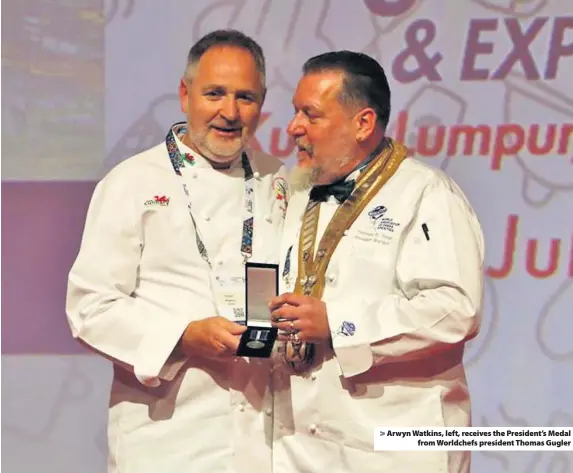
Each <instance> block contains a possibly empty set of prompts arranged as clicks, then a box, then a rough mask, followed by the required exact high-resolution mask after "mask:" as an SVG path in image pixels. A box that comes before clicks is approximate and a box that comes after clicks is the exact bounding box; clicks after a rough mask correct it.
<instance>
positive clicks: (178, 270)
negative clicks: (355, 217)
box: [67, 140, 288, 473]
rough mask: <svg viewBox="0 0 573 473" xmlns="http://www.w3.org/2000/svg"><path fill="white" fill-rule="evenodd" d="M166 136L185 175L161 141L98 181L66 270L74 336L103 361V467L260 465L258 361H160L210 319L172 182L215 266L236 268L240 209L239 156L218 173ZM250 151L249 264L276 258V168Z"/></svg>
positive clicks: (120, 470)
mask: <svg viewBox="0 0 573 473" xmlns="http://www.w3.org/2000/svg"><path fill="white" fill-rule="evenodd" d="M177 142H178V144H179V146H180V149H182V150H183V151H186V152H189V153H191V154H192V155H193V156H194V159H195V164H194V165H193V166H191V167H190V166H189V164H187V168H189V169H188V172H185V173H184V174H183V176H184V177H183V178H182V177H179V176H177V175H176V174H175V172H174V170H173V168H172V165H171V162H170V160H169V157H168V153H167V150H166V146H165V143H162V144H160V145H158V146H156V147H154V148H151V149H149V150H147V151H145V152H143V153H141V154H138V155H136V156H134V157H132V158H130V159H127V160H126V161H124V162H123V163H121V164H119V165H118V166H117V167H115V168H114V169H113V170H112V171H111V172H110V173H109V174H108V175H107V176H106V177H105V178H104V179H103V180H102V181H101V182H99V183H98V185H97V187H96V189H95V192H94V195H93V198H92V201H91V204H90V207H89V211H88V215H87V220H86V226H85V230H84V235H83V239H82V243H81V248H80V251H79V255H78V257H77V259H76V261H75V264H74V265H73V267H72V269H71V272H70V275H69V285H68V294H67V315H68V321H69V324H70V327H71V330H72V333H73V335H74V336H75V337H77V338H78V339H80V340H81V341H82V342H84V343H85V344H87V345H88V346H89V347H91V348H92V349H94V350H96V351H98V352H100V353H101V354H103V355H104V356H106V357H107V358H110V359H111V360H112V361H114V377H113V384H112V389H111V398H110V409H109V426H108V433H109V470H108V471H109V472H112V473H186V472H193V473H195V472H197V473H203V472H205V473H207V472H209V473H219V472H221V473H223V472H224V473H231V472H237V473H239V472H245V473H252V472H253V471H257V472H261V473H264V472H270V471H271V441H272V395H271V393H270V385H269V383H270V377H271V374H270V361H269V360H264V361H261V360H257V359H246V358H236V359H235V360H233V361H229V362H223V361H221V362H219V361H202V360H199V359H195V360H194V359H190V360H184V359H173V358H172V357H171V356H170V354H171V352H172V351H173V349H174V347H175V345H176V343H177V342H178V340H179V338H180V337H181V335H182V333H183V331H184V330H185V328H186V327H187V325H188V324H189V323H190V322H192V321H195V320H199V319H202V318H206V317H211V316H216V315H218V314H217V309H216V305H215V302H214V297H213V293H212V290H211V287H210V283H209V273H210V271H209V268H208V265H207V264H206V262H205V261H204V260H203V259H202V257H201V256H200V253H199V251H198V248H197V244H196V238H195V235H196V234H195V230H194V226H193V223H192V220H191V217H190V215H189V212H188V209H187V205H188V200H187V197H186V196H185V193H184V191H183V187H182V182H183V181H185V182H186V184H187V187H188V189H189V193H190V200H191V202H192V212H193V217H194V219H195V222H196V224H197V227H198V228H199V232H200V235H201V237H202V240H203V242H204V244H205V246H206V247H207V251H208V255H209V259H210V260H211V263H212V265H213V268H214V269H215V268H227V267H229V268H231V267H232V268H237V267H241V268H242V255H241V253H240V245H241V237H242V227H243V217H244V215H245V212H244V172H243V169H242V167H241V165H240V160H239V162H238V163H237V164H236V165H234V166H233V168H232V170H231V171H228V172H221V171H217V170H215V169H213V168H212V167H211V166H210V165H209V163H208V162H207V161H206V160H205V159H204V158H202V157H201V156H199V155H198V154H197V153H193V152H192V151H191V150H190V149H189V148H187V147H186V146H185V145H183V144H182V143H181V142H180V141H179V140H177ZM248 155H249V160H250V162H251V166H252V168H253V171H254V173H255V177H256V179H255V180H254V237H253V238H254V240H253V256H252V258H251V261H255V262H261V263H277V262H278V256H279V238H280V233H281V231H282V226H283V223H284V213H285V211H286V199H285V197H288V196H285V195H284V194H285V193H284V192H283V191H284V189H285V186H284V185H285V184H286V181H285V169H284V166H282V165H281V163H280V162H279V161H278V160H276V159H275V158H273V157H271V156H268V155H265V154H263V153H258V152H251V151H249V152H248ZM187 168H186V170H185V171H187ZM279 184H282V186H281V185H279ZM167 201H168V203H166V202H167ZM243 271H244V270H243ZM239 275H241V274H239ZM242 275H244V272H243V273H242ZM253 465H256V466H255V467H254V468H253Z"/></svg>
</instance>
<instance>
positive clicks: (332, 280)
mask: <svg viewBox="0 0 573 473" xmlns="http://www.w3.org/2000/svg"><path fill="white" fill-rule="evenodd" d="M327 279H328V282H329V283H330V284H332V283H333V282H334V281H336V278H335V277H334V276H333V275H332V274H330V275H329V276H328V277H327Z"/></svg>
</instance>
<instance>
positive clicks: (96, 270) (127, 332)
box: [66, 171, 188, 387]
mask: <svg viewBox="0 0 573 473" xmlns="http://www.w3.org/2000/svg"><path fill="white" fill-rule="evenodd" d="M130 187H133V186H130V185H129V182H125V179H122V178H121V176H119V177H118V176H117V175H116V174H114V172H113V171H112V173H111V174H109V175H108V176H107V177H106V178H104V180H102V181H101V182H100V183H98V185H97V186H96V189H95V191H94V194H93V196H92V200H91V202H90V206H89V209H88V213H87V218H86V224H85V228H84V234H83V237H82V241H81V245H80V250H79V254H78V256H77V258H76V261H75V263H74V264H73V266H72V268H71V271H70V273H69V279H68V289H67V298H66V313H67V318H68V323H69V325H70V328H71V331H72V334H73V336H74V337H75V338H77V339H79V340H80V341H81V342H83V343H84V344H86V345H88V347H90V348H91V349H93V350H95V351H97V352H99V353H100V354H102V355H104V356H105V357H107V358H109V359H111V360H112V361H113V362H114V363H116V364H118V365H121V366H123V367H124V368H127V369H130V370H132V371H133V372H134V374H135V376H136V377H137V379H138V380H139V381H140V382H141V383H142V384H144V385H146V386H150V387H156V386H159V385H160V383H161V381H160V379H165V380H172V379H173V378H174V376H175V374H176V373H177V371H178V370H179V368H180V367H181V366H182V365H183V363H184V362H185V360H184V359H183V358H176V357H174V356H173V355H172V352H173V350H174V348H175V346H176V345H177V343H178V341H179V339H180V338H181V335H182V334H183V332H184V331H185V328H186V327H187V324H188V320H187V319H186V318H185V317H174V316H173V314H169V313H163V312H162V311H161V310H160V309H158V308H157V307H155V306H151V305H150V304H149V303H147V302H145V301H144V300H143V299H141V298H139V297H134V296H133V293H134V291H135V290H136V288H137V285H138V269H139V264H140V259H141V253H142V249H143V222H142V210H141V208H138V207H137V205H138V203H137V201H136V197H135V196H136V193H135V192H134V190H133V189H130ZM139 205H140V206H141V205H143V202H141V203H139Z"/></svg>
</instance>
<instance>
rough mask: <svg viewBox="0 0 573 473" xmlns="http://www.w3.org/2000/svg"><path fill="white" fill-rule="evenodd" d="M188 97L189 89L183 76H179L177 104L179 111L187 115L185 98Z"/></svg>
mask: <svg viewBox="0 0 573 473" xmlns="http://www.w3.org/2000/svg"><path fill="white" fill-rule="evenodd" d="M188 98H189V89H188V85H187V82H186V81H185V77H182V78H181V81H180V82H179V104H180V106H181V111H182V112H183V113H184V114H185V115H187V108H188V107H187V100H188Z"/></svg>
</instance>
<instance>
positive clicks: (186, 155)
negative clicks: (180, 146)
mask: <svg viewBox="0 0 573 473" xmlns="http://www.w3.org/2000/svg"><path fill="white" fill-rule="evenodd" d="M181 156H183V161H184V163H187V164H189V166H195V156H193V155H192V154H191V153H181Z"/></svg>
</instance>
